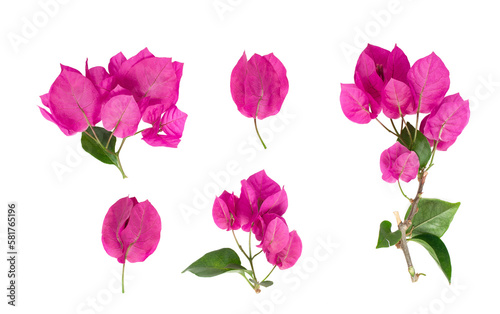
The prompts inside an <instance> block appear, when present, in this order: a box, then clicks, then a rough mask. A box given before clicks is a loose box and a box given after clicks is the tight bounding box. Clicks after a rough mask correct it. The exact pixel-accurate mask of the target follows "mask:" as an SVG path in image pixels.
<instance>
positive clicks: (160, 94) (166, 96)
mask: <svg viewBox="0 0 500 314" xmlns="http://www.w3.org/2000/svg"><path fill="white" fill-rule="evenodd" d="M124 64H125V63H124ZM118 82H119V84H120V85H121V86H123V87H125V88H126V89H128V90H130V91H131V92H132V94H133V95H134V97H135V99H136V101H138V102H140V100H141V99H142V98H144V97H150V99H151V100H150V101H152V102H153V103H155V104H157V103H161V104H163V105H165V109H166V108H169V107H170V106H171V105H174V104H175V102H176V101H177V98H178V93H179V83H178V80H177V76H176V72H175V70H174V67H173V66H172V59H171V58H156V57H150V58H145V59H143V60H141V61H139V62H137V63H136V64H134V65H133V66H132V67H131V68H130V69H129V71H127V72H126V73H124V74H123V73H122V70H121V69H120V77H119V79H118Z"/></svg>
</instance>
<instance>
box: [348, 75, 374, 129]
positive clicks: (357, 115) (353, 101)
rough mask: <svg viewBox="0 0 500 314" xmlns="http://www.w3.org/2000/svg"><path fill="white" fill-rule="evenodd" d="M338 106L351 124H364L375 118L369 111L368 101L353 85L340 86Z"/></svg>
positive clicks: (362, 92)
mask: <svg viewBox="0 0 500 314" xmlns="http://www.w3.org/2000/svg"><path fill="white" fill-rule="evenodd" d="M340 86H341V90H342V91H341V92H340V105H341V107H342V111H343V112H344V114H345V116H346V117H347V118H348V119H349V120H351V121H352V122H356V123H359V124H366V123H368V122H370V121H371V120H372V119H375V118H376V117H377V114H376V113H373V112H371V111H370V110H371V109H370V99H369V98H368V96H367V95H366V93H365V92H364V91H362V90H361V89H359V88H358V87H357V86H356V85H354V84H340Z"/></svg>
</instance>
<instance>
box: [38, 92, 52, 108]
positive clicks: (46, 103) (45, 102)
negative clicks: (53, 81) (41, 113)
mask: <svg viewBox="0 0 500 314" xmlns="http://www.w3.org/2000/svg"><path fill="white" fill-rule="evenodd" d="M40 100H41V101H42V104H43V105H44V106H45V107H47V108H50V102H49V93H47V94H43V95H42V96H40Z"/></svg>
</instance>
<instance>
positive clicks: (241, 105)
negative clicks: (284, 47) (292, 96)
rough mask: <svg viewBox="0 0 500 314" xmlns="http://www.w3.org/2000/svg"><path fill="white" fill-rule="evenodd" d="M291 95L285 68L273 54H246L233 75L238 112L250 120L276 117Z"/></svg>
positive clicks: (232, 84) (234, 97) (232, 87)
mask: <svg viewBox="0 0 500 314" xmlns="http://www.w3.org/2000/svg"><path fill="white" fill-rule="evenodd" d="M287 93H288V79H287V77H286V69H285V67H284V66H283V64H282V63H281V61H280V60H278V58H276V57H275V56H274V54H269V55H266V56H260V55H258V54H254V55H253V56H252V57H251V58H250V60H248V61H247V57H246V54H245V52H243V55H242V56H241V58H240V60H239V61H238V63H237V64H236V66H235V67H234V69H233V71H232V73H231V95H232V97H233V100H234V102H235V103H236V105H237V107H238V110H239V111H240V112H241V113H242V114H243V115H244V116H245V117H249V118H258V119H264V118H267V117H269V116H272V115H275V114H277V113H278V112H279V111H280V109H281V106H282V104H283V101H284V100H285V96H286V94H287Z"/></svg>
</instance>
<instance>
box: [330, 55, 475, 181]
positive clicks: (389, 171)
mask: <svg viewBox="0 0 500 314" xmlns="http://www.w3.org/2000/svg"><path fill="white" fill-rule="evenodd" d="M449 87H450V73H449V71H448V69H447V68H446V66H445V65H444V63H443V61H442V60H441V59H440V58H439V57H438V56H437V55H436V54H435V53H431V54H430V55H428V56H427V57H424V58H422V59H419V60H417V61H416V62H415V63H414V64H413V65H412V66H411V67H410V63H409V61H408V58H407V57H406V55H405V54H404V52H403V51H402V50H401V49H400V48H399V47H398V46H397V45H396V46H395V47H394V49H393V50H392V51H388V50H385V49H383V48H380V47H377V46H373V45H368V46H367V47H366V49H365V50H364V51H363V52H362V53H361V55H360V56H359V59H358V62H357V64H356V69H355V72H354V84H341V94H340V103H341V107H342V110H343V112H344V114H345V115H346V117H347V118H348V119H349V120H351V121H353V122H356V123H360V124H365V123H369V122H370V121H371V120H373V119H376V120H378V118H377V117H378V115H379V114H380V113H381V112H383V114H384V115H385V116H386V117H387V118H389V119H390V120H391V124H392V126H393V127H394V132H393V131H391V130H389V129H388V128H386V129H387V130H388V131H389V132H391V133H393V134H394V135H396V136H397V137H398V141H399V143H396V144H394V145H393V146H392V147H390V148H389V149H387V150H385V151H384V152H383V153H382V155H381V158H380V168H381V170H382V173H383V179H384V180H385V181H387V182H396V181H397V180H399V179H402V180H403V181H405V182H408V181H410V180H412V179H414V178H415V177H416V176H417V173H418V169H419V168H420V167H423V166H425V164H423V162H422V160H420V164H419V158H421V157H422V156H417V155H418V151H417V153H416V154H415V153H412V152H411V151H412V150H414V147H413V146H414V143H415V142H416V141H417V131H416V129H419V130H420V132H419V133H422V134H423V135H424V136H425V137H426V138H427V140H428V141H429V143H430V145H431V148H434V149H433V153H434V151H435V150H436V149H437V150H441V151H446V150H447V149H448V148H449V147H450V146H451V145H452V144H453V143H455V141H456V139H457V137H458V136H459V135H460V133H461V132H462V130H463V129H464V128H465V126H466V125H467V123H468V121H469V116H470V110H469V101H468V100H463V99H462V98H461V97H460V95H459V94H454V95H449V96H446V93H447V92H448V89H449ZM427 113H428V115H427V116H425V117H424V118H423V119H422V120H421V122H420V127H419V126H418V124H419V119H420V115H421V114H427ZM409 115H416V124H415V128H414V127H413V126H412V125H411V124H410V123H409V122H407V119H408V116H409ZM393 119H401V126H402V127H401V129H400V130H399V131H398V130H397V129H396V127H395V125H394V121H393ZM378 121H379V120H378ZM379 122H380V121H379ZM382 125H383V124H382ZM384 127H385V126H384ZM403 127H405V128H403ZM405 129H406V130H405ZM406 133H408V135H409V136H406Z"/></svg>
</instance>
